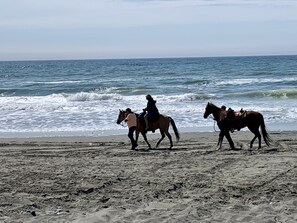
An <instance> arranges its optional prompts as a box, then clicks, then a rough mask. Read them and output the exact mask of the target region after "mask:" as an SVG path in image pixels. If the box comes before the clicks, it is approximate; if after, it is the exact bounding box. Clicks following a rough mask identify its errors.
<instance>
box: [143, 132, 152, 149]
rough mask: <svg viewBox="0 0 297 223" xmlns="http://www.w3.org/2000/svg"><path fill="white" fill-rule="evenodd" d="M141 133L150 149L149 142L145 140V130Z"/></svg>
mask: <svg viewBox="0 0 297 223" xmlns="http://www.w3.org/2000/svg"><path fill="white" fill-rule="evenodd" d="M141 134H142V136H143V138H144V141H145V142H146V143H147V145H148V147H149V149H152V147H151V144H149V142H148V141H147V138H146V134H145V132H141Z"/></svg>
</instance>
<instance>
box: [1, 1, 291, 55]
mask: <svg viewBox="0 0 297 223" xmlns="http://www.w3.org/2000/svg"><path fill="white" fill-rule="evenodd" d="M292 54H294V55H296V54H297V0H43V1H42V0H7V1H5V0H2V1H1V2H0V61H1V60H2V61H3V60H4V61H5V60H48V59H113V58H160V57H212V56H252V55H292Z"/></svg>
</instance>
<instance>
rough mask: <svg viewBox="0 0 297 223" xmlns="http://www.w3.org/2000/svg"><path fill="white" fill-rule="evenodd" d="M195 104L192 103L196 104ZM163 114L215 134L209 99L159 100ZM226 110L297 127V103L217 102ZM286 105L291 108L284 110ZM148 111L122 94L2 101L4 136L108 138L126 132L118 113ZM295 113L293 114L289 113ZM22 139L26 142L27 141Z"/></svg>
mask: <svg viewBox="0 0 297 223" xmlns="http://www.w3.org/2000/svg"><path fill="white" fill-rule="evenodd" d="M193 97H194V98H195V100H192V98H193ZM154 98H155V99H156V100H157V106H158V108H159V110H160V112H161V113H163V114H166V115H169V116H171V117H172V118H173V119H174V120H175V122H176V124H177V126H178V128H181V129H189V128H190V129H200V130H205V128H208V129H211V128H213V124H214V123H213V121H212V120H211V119H204V118H203V113H204V108H205V105H206V103H207V101H208V100H207V99H202V100H199V96H198V98H196V95H195V94H183V95H176V96H172V95H171V96H165V95H155V96H154ZM213 103H215V104H217V105H218V106H221V105H222V104H225V105H226V106H228V107H232V108H233V109H234V110H239V109H241V108H242V107H243V108H244V109H248V110H256V111H259V112H261V113H263V114H264V118H265V121H266V122H267V124H268V126H279V125H281V124H282V123H292V121H293V122H295V123H297V111H296V106H295V101H294V100H292V101H290V100H289V101H287V100H286V101H283V100H271V102H270V101H269V100H266V101H265V100H260V101H256V102H251V101H237V100H228V99H224V100H223V101H221V100H217V99H216V100H213ZM284 103H285V104H286V106H285V107H284ZM145 106H146V100H145V95H138V96H123V95H117V94H98V93H84V92H81V93H77V94H73V95H65V94H53V95H48V96H34V97H33V96H32V97H25V96H22V97H1V98H0V111H1V114H2V115H1V117H0V122H1V129H0V135H2V136H7V134H8V135H9V133H11V134H10V135H13V134H15V133H16V132H19V133H22V134H21V135H26V134H29V133H30V132H31V133H32V134H33V135H38V134H40V135H42V136H44V135H46V134H48V135H55V134H56V135H67V134H69V135H71V132H73V134H78V133H80V134H83V135H86V134H87V135H92V134H93V135H94V134H98V135H102V134H105V133H107V132H110V131H111V132H114V131H115V132H117V131H118V132H122V131H123V130H124V129H125V128H123V127H122V126H120V125H117V124H116V123H115V121H116V118H117V114H118V109H125V108H127V107H130V108H131V109H132V110H133V111H135V112H137V113H140V112H142V108H144V107H145ZM288 108H289V109H288ZM21 135H20V136H21Z"/></svg>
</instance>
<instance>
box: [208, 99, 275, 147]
mask: <svg viewBox="0 0 297 223" xmlns="http://www.w3.org/2000/svg"><path fill="white" fill-rule="evenodd" d="M210 114H212V115H213V117H214V120H215V121H216V122H217V124H218V126H219V128H220V130H221V131H220V134H219V141H218V144H217V146H218V149H220V148H221V147H222V142H223V138H224V136H226V138H227V140H228V142H229V144H230V147H231V149H235V147H234V143H233V141H232V139H231V136H230V131H231V130H234V129H238V130H240V129H241V128H244V127H248V129H249V130H250V131H251V132H252V133H254V134H255V136H254V138H253V139H252V141H251V143H250V148H252V147H253V143H254V141H255V140H256V138H258V141H259V146H258V149H260V148H261V134H260V132H259V127H261V132H262V135H263V138H264V141H265V143H266V145H267V146H270V144H271V142H272V140H271V138H270V136H269V135H268V133H267V131H266V127H265V123H264V118H263V115H262V114H261V113H259V112H256V111H241V114H240V112H239V113H235V112H233V111H226V110H225V108H219V107H217V106H215V105H214V104H212V103H208V104H207V105H206V107H205V113H204V118H207V117H208V116H209V115H210Z"/></svg>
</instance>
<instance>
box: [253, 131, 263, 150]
mask: <svg viewBox="0 0 297 223" xmlns="http://www.w3.org/2000/svg"><path fill="white" fill-rule="evenodd" d="M250 130H251V129H250ZM251 132H252V133H254V134H255V136H254V138H253V139H252V141H251V143H250V149H251V148H253V143H254V141H255V140H256V138H258V140H259V146H258V149H260V148H261V134H260V132H259V129H253V130H251Z"/></svg>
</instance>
